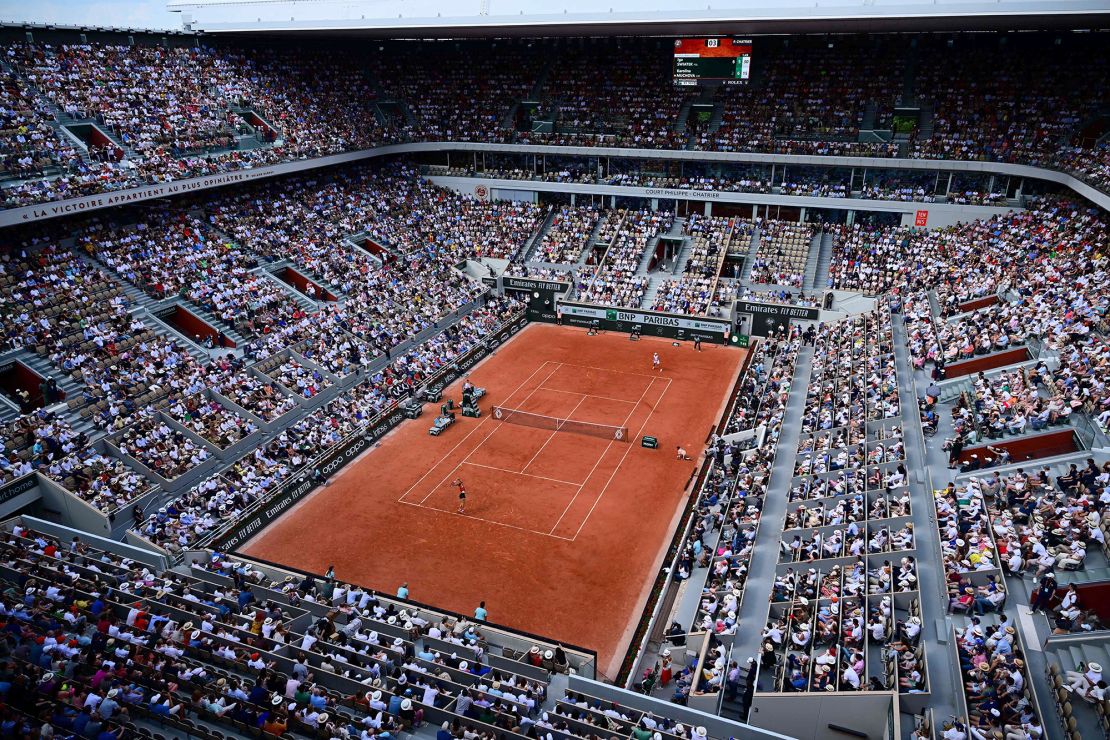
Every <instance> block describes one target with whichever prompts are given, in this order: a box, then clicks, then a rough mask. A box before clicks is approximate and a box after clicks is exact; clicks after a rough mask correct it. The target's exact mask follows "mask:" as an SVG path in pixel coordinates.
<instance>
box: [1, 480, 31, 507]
mask: <svg viewBox="0 0 1110 740" xmlns="http://www.w3.org/2000/svg"><path fill="white" fill-rule="evenodd" d="M38 484H39V479H38V477H37V476H36V475H35V474H34V473H28V474H27V475H25V476H23V477H22V478H16V479H15V480H13V481H12V482H11V483H9V484H8V485H6V486H4V487H3V488H0V504H6V503H8V502H9V501H11V500H12V499H13V498H15V497H16V496H18V495H20V494H23V493H27V491H30V490H31V489H32V488H34V487H35V486H37V485H38Z"/></svg>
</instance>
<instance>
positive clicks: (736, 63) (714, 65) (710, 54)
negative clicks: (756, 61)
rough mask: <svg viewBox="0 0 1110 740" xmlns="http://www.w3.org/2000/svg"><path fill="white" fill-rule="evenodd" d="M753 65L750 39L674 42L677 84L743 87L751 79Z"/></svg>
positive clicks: (682, 40)
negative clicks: (741, 84) (708, 83)
mask: <svg viewBox="0 0 1110 740" xmlns="http://www.w3.org/2000/svg"><path fill="white" fill-rule="evenodd" d="M751 66H752V41H751V39H736V38H705V39H675V42H674V81H675V83H676V84H678V85H697V84H698V83H700V82H723V83H728V84H740V83H743V82H746V81H747V80H748V77H749V76H750V75H751Z"/></svg>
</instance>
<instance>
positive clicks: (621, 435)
mask: <svg viewBox="0 0 1110 740" xmlns="http://www.w3.org/2000/svg"><path fill="white" fill-rule="evenodd" d="M493 418H494V419H497V420H498V421H504V422H507V423H510V424H521V425H523V426H529V427H535V428H538V429H550V430H552V431H555V432H574V433H576V434H587V435H590V436H593V437H603V438H605V439H613V440H617V441H619V442H623V441H627V440H628V427H621V426H615V425H613V424H595V423H593V422H589V421H578V420H576V419H564V418H561V417H558V416H547V415H545V414H534V413H532V412H531V411H521V410H520V409H512V408H508V407H506V406H494V407H493Z"/></svg>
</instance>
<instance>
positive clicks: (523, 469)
mask: <svg viewBox="0 0 1110 740" xmlns="http://www.w3.org/2000/svg"><path fill="white" fill-rule="evenodd" d="M586 398H587V396H582V397H581V398H579V399H578V403H576V404H574V408H572V409H571V410H570V413H569V414H567V415H566V417H565V418H566V419H568V420H569V419H570V417H572V416H574V412H575V411H577V410H578V407H579V406H581V405H582V402H583V401H585V400H586ZM621 426H624V425H623V424H622V425H621ZM558 433H559V430H558V429H556V430H555V431H553V432H552V433H551V434H549V435H547V439H545V440H544V441H543V444H542V445H540V448H539V449H538V450H536V454H535V455H532V459H531V460H529V461H528V462H526V463H525V464H524V467H523V468H521V469H520V472H521V473H522V474H525V475H527V473H525V472H524V471H526V470H528V466H530V465H531V464H532V463H534V462H535V461H536V458H537V457H539V456H540V453H541V452H543V448H544V447H547V443H548V442H550V441H551V440H553V439H555V435H556V434H558ZM537 477H538V476H537ZM585 482H586V481H582V483H585ZM582 483H578V484H576V485H578V486H581V485H582Z"/></svg>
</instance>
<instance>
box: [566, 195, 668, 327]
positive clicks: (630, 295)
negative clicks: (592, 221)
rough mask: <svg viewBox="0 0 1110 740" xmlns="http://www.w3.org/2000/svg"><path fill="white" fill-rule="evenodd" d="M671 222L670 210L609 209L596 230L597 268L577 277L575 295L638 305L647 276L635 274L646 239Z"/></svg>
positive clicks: (644, 291) (645, 250)
mask: <svg viewBox="0 0 1110 740" xmlns="http://www.w3.org/2000/svg"><path fill="white" fill-rule="evenodd" d="M673 224H674V214H673V213H671V212H670V211H651V210H649V209H640V210H631V209H629V210H624V209H622V210H620V211H615V212H613V211H610V212H609V213H608V214H607V219H606V220H605V221H604V222H603V223H602V225H601V229H600V230H599V232H598V243H599V244H601V245H604V248H603V250H602V252H601V255H602V256H601V258H600V260H599V261H598V263H597V269H596V270H595V271H594V272H593V273H589V272H588V271H583V272H582V273H580V274H579V277H578V297H579V298H580V299H581V300H583V301H586V302H587V303H604V304H606V305H613V306H623V307H625V308H639V307H640V305H641V304H642V303H643V301H644V296H645V295H646V293H647V286H648V279H647V276H645V275H638V274H637V272H638V271H639V269H640V263H641V262H642V261H643V259H644V255H645V254H646V252H647V247H648V242H650V241H651V240H652V239H654V238H655V237H656V236H658V235H659V234H661V233H666V232H667V231H668V230H670V228H671V226H672V225H673Z"/></svg>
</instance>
